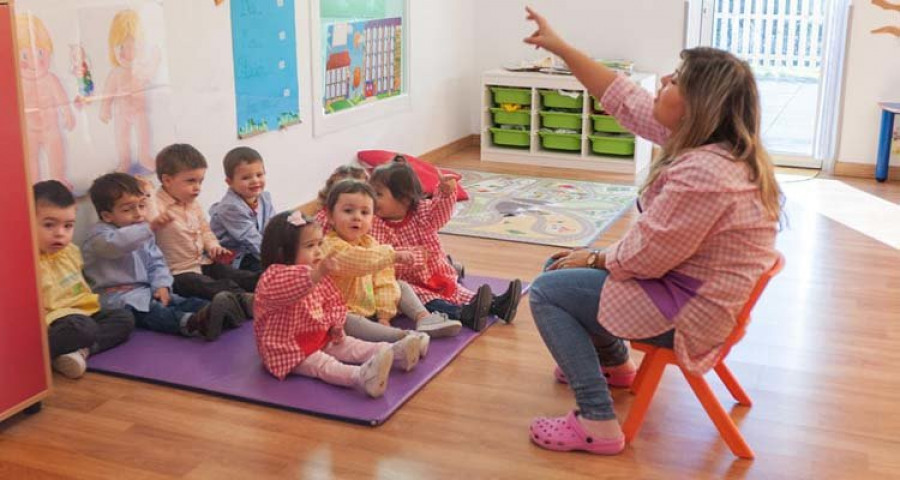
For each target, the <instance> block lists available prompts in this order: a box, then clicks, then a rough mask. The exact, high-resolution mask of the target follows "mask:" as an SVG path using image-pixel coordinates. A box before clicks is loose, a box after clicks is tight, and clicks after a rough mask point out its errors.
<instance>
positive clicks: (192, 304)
mask: <svg viewBox="0 0 900 480" xmlns="http://www.w3.org/2000/svg"><path fill="white" fill-rule="evenodd" d="M208 304H209V302H208V301H206V300H204V299H202V298H197V297H187V298H185V297H181V296H179V295H172V297H171V298H170V299H169V305H168V306H163V304H162V303H160V302H158V301H156V300H150V311H148V312H139V311H137V310H136V309H134V308H132V309H131V311H132V312H134V319H135V320H136V322H135V325H136V326H137V327H138V328H143V329H146V330H152V331H154V332H162V333H171V334H174V335H180V334H181V333H182V328H181V327H182V325H183V324H184V323H185V322H186V321H187V319H188V318H189V317H190V316H191V315H193V314H195V313H197V312H198V311H199V310H200V309H201V308H203V307H205V306H206V305H208Z"/></svg>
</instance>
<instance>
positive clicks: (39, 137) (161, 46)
mask: <svg viewBox="0 0 900 480" xmlns="http://www.w3.org/2000/svg"><path fill="white" fill-rule="evenodd" d="M16 13H17V15H16V36H17V41H18V46H19V76H20V78H21V81H22V90H23V97H24V100H25V102H24V103H25V124H26V136H27V139H28V147H29V148H28V157H29V166H30V168H31V178H32V180H34V181H38V180H46V179H51V178H52V179H57V180H60V181H62V182H64V183H66V184H67V185H69V186H70V187H72V188H73V190H74V191H75V193H76V194H82V193H84V192H85V191H86V190H87V188H88V187H89V186H90V183H91V181H92V180H93V178H95V177H97V176H98V175H100V174H103V173H106V172H109V171H113V170H117V171H123V172H129V173H132V174H136V175H151V174H152V173H153V170H154V165H155V162H154V157H155V155H156V152H157V151H158V150H159V149H160V148H161V147H163V146H165V145H166V144H168V143H171V142H172V140H173V138H174V126H173V125H174V124H173V122H172V112H171V108H170V107H171V89H170V87H169V79H168V78H169V74H168V69H167V62H166V50H165V45H166V43H165V28H164V23H163V22H164V20H163V8H162V1H161V0H68V1H66V2H60V1H58V0H19V1H18V2H17V3H16Z"/></svg>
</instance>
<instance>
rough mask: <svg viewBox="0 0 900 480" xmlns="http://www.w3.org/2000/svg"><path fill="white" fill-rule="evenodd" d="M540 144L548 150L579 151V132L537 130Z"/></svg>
mask: <svg viewBox="0 0 900 480" xmlns="http://www.w3.org/2000/svg"><path fill="white" fill-rule="evenodd" d="M538 134H539V135H540V136H541V146H543V147H544V148H546V149H549V150H566V151H570V152H580V151H581V134H580V133H556V132H538Z"/></svg>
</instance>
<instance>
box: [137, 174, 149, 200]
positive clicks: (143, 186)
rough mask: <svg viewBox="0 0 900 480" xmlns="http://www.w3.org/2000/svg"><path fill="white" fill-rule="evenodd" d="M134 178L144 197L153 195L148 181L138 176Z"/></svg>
mask: <svg viewBox="0 0 900 480" xmlns="http://www.w3.org/2000/svg"><path fill="white" fill-rule="evenodd" d="M134 178H135V179H137V181H138V183H139V184H140V185H141V190H142V191H143V192H144V196H145V197H149V196H151V195H153V184H152V183H150V180H147V179H146V178H144V177H140V176H138V177H134Z"/></svg>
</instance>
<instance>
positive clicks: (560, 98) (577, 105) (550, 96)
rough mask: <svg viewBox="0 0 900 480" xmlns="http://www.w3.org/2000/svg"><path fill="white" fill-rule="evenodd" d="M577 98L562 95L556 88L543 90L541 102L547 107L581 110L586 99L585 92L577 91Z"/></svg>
mask: <svg viewBox="0 0 900 480" xmlns="http://www.w3.org/2000/svg"><path fill="white" fill-rule="evenodd" d="M577 93H578V96H577V97H575V98H572V97H569V96H566V95H562V94H560V93H559V92H557V91H556V90H541V102H542V104H543V105H544V107H547V108H566V109H570V110H581V105H582V103H583V101H584V94H582V93H581V92H577Z"/></svg>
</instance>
